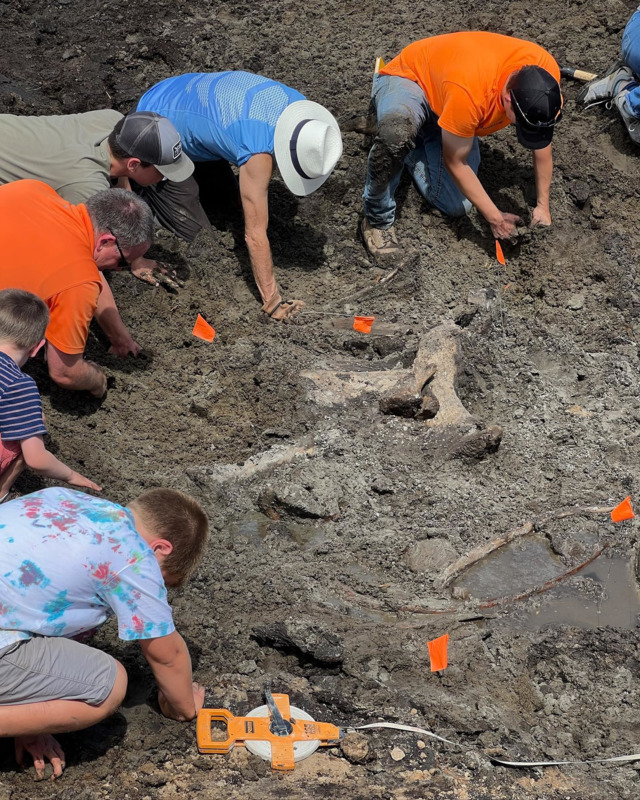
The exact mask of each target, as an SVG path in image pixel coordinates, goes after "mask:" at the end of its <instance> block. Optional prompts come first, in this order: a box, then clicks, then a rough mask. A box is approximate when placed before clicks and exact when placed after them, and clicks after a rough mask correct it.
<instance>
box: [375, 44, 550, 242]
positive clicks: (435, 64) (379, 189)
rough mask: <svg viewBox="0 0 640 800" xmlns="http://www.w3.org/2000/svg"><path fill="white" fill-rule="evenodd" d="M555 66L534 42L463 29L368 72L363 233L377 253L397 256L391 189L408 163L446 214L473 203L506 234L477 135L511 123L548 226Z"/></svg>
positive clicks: (541, 220) (540, 220) (539, 215)
mask: <svg viewBox="0 0 640 800" xmlns="http://www.w3.org/2000/svg"><path fill="white" fill-rule="evenodd" d="M559 80H560V70H559V68H558V65H557V63H556V62H555V61H554V59H553V58H552V56H551V55H549V53H547V52H546V50H543V49H542V47H540V46H539V45H537V44H534V43H533V42H527V41H524V40H522V39H515V38H513V37H511V36H502V35H500V34H496V33H485V32H481V31H466V32H461V33H449V34H445V35H443V36H433V37H431V38H429V39H422V40H421V41H418V42H414V43H413V44H410V45H409V46H408V47H406V48H405V49H404V50H403V51H402V52H401V53H400V55H399V56H397V57H396V58H394V59H393V61H391V62H390V63H389V64H387V65H386V66H384V67H383V68H382V69H381V70H380V72H379V74H377V75H376V76H375V79H374V86H373V100H374V103H375V106H376V113H377V118H378V132H377V135H376V138H375V141H374V143H373V147H372V148H371V152H370V153H369V159H368V164H367V180H366V184H365V190H364V219H363V221H362V228H361V230H362V235H363V238H364V241H365V245H366V246H367V249H368V250H369V252H370V253H371V254H372V255H374V256H383V257H384V256H391V255H395V254H396V253H397V251H398V249H399V247H398V240H397V238H396V234H395V231H394V227H393V225H394V222H395V210H396V203H395V199H394V196H395V191H396V189H397V187H398V183H399V181H400V176H401V174H402V170H403V167H404V165H405V164H406V165H407V166H408V168H409V171H410V172H411V175H412V177H413V179H414V181H415V183H416V185H417V187H418V190H419V191H420V193H421V194H422V196H423V197H424V198H425V200H427V202H429V203H430V204H431V205H434V206H435V207H436V208H439V209H440V210H441V211H443V212H444V213H445V214H447V215H449V216H462V215H464V214H466V213H468V212H469V211H470V209H471V207H472V206H476V208H477V209H478V211H480V213H481V214H482V215H483V216H484V217H485V219H486V220H487V222H488V223H489V225H490V226H491V230H492V232H493V235H494V236H495V237H496V238H498V239H509V238H511V237H513V235H514V234H515V226H516V223H517V222H518V221H519V217H517V215H515V214H509V213H505V212H503V211H501V210H500V209H499V208H498V207H497V206H496V205H495V203H494V202H493V201H492V200H491V198H490V197H489V195H488V194H487V192H486V191H485V189H484V188H483V186H482V184H481V182H480V180H479V179H478V167H479V165H480V151H479V147H478V139H477V137H478V136H487V135H488V134H490V133H495V131H498V130H500V129H501V128H504V127H506V126H507V125H509V123H514V124H515V126H516V133H517V136H518V140H519V142H520V143H521V144H522V145H523V146H524V147H526V148H528V149H529V150H531V153H532V156H533V168H534V174H535V183H536V191H537V204H536V207H535V208H534V210H533V215H532V222H533V224H535V225H550V224H551V214H550V211H549V188H550V185H551V175H552V172H553V161H552V157H551V139H552V136H553V128H554V126H555V125H556V124H557V123H558V122H559V121H560V118H561V116H562V95H561V93H560V86H559Z"/></svg>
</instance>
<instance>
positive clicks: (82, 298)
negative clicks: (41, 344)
mask: <svg viewBox="0 0 640 800" xmlns="http://www.w3.org/2000/svg"><path fill="white" fill-rule="evenodd" d="M99 294H100V286H99V285H98V284H97V283H81V284H79V285H78V286H72V287H71V288H70V289H65V290H64V291H63V292H59V293H58V294H54V295H53V297H51V298H50V299H49V300H48V301H47V305H48V306H49V313H50V315H51V317H50V320H49V326H48V327H47V334H46V336H47V341H48V342H50V343H51V344H52V345H53V346H54V347H57V348H58V350H61V351H62V352H63V353H67V354H68V355H78V354H81V353H84V348H85V345H86V344H87V337H88V335H89V325H90V324H91V320H92V319H93V315H94V313H95V310H96V306H97V305H98V295H99Z"/></svg>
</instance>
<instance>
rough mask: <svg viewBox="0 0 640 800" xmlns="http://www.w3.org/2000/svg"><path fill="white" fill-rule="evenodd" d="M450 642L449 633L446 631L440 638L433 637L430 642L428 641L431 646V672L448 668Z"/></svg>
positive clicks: (429, 646)
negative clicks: (448, 646)
mask: <svg viewBox="0 0 640 800" xmlns="http://www.w3.org/2000/svg"><path fill="white" fill-rule="evenodd" d="M448 644H449V634H448V633H445V635H444V636H440V637H439V638H438V639H432V640H431V641H430V642H427V647H428V648H429V659H430V661H431V672H438V671H439V670H441V669H446V668H447V664H448V659H447V645H448Z"/></svg>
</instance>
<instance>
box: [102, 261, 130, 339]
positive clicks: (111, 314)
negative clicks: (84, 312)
mask: <svg viewBox="0 0 640 800" xmlns="http://www.w3.org/2000/svg"><path fill="white" fill-rule="evenodd" d="M100 278H101V280H102V291H101V292H100V296H99V297H98V305H97V307H96V313H95V318H96V320H97V322H98V325H99V326H100V327H101V328H102V330H103V331H104V332H105V334H106V336H107V338H108V339H109V341H110V342H111V343H112V344H115V343H116V342H118V341H121V340H123V339H130V338H131V334H130V333H129V331H128V330H127V326H126V325H125V324H124V322H123V321H122V317H121V316H120V312H119V311H118V308H117V307H116V301H115V298H114V296H113V292H112V291H111V287H110V286H109V284H108V282H107V279H106V278H105V276H104V274H103V273H100Z"/></svg>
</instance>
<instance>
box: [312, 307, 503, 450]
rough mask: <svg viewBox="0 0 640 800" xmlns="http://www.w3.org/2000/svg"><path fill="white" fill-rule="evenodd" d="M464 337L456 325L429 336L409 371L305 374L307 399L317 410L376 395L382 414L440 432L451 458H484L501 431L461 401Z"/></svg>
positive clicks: (448, 324) (446, 325)
mask: <svg viewBox="0 0 640 800" xmlns="http://www.w3.org/2000/svg"><path fill="white" fill-rule="evenodd" d="M461 333H462V330H461V328H459V327H458V326H457V325H456V324H455V323H454V322H452V321H448V322H444V323H442V324H441V325H438V326H436V327H435V328H432V329H431V330H430V331H427V333H425V335H424V336H423V337H422V339H421V340H420V344H419V346H418V352H417V355H416V358H415V360H414V362H413V365H412V367H411V368H410V369H399V370H387V371H383V370H380V371H367V372H356V371H349V370H340V371H337V370H336V371H334V370H318V371H306V372H302V373H301V377H302V378H304V379H306V380H307V381H309V382H310V383H311V386H310V388H309V389H308V391H307V397H308V399H309V400H311V401H312V402H314V403H317V404H318V405H323V406H344V405H346V404H348V403H349V402H353V401H357V400H361V399H362V398H364V397H366V396H371V395H373V396H375V397H377V398H378V403H379V407H380V410H381V411H382V413H385V414H395V415H396V416H401V417H413V418H415V419H418V420H424V421H425V425H426V426H427V427H429V428H439V429H441V433H442V434H443V436H442V437H440V439H439V442H440V444H439V448H440V449H443V450H445V451H446V452H447V453H448V454H449V455H452V456H456V455H458V456H467V457H472V458H479V457H481V456H482V455H484V454H485V453H487V452H493V451H495V450H497V448H498V446H499V444H500V441H501V438H502V428H500V427H499V426H498V425H490V426H487V427H485V426H484V425H483V424H482V423H481V422H480V421H479V420H477V419H476V418H475V417H473V416H472V415H471V414H470V413H469V412H468V411H467V409H466V408H465V407H464V405H463V404H462V401H461V400H460V398H459V397H458V394H457V391H456V382H457V378H458V375H459V373H460V369H461V353H460V342H459V338H460V334H461Z"/></svg>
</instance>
